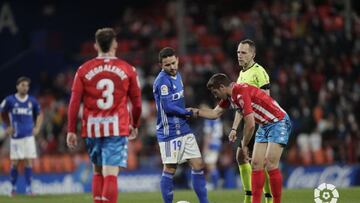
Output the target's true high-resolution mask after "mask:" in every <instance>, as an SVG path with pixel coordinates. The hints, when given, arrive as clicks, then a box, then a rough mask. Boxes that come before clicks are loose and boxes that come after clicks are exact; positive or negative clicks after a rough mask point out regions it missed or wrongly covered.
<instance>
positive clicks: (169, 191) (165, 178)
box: [160, 171, 174, 203]
mask: <svg viewBox="0 0 360 203" xmlns="http://www.w3.org/2000/svg"><path fill="white" fill-rule="evenodd" d="M173 176H174V174H172V173H168V172H165V171H163V174H162V176H161V180H160V189H161V194H162V197H163V200H164V203H172V201H173V198H174V183H173Z"/></svg>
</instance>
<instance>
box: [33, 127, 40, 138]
mask: <svg viewBox="0 0 360 203" xmlns="http://www.w3.org/2000/svg"><path fill="white" fill-rule="evenodd" d="M39 133H40V128H37V127H35V128H33V135H34V136H36V135H38V134H39Z"/></svg>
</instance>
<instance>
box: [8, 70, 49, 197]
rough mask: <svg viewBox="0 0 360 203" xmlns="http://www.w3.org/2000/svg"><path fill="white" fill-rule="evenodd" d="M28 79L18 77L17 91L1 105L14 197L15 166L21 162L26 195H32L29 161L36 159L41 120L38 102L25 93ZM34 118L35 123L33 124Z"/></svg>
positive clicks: (28, 84) (30, 164)
mask: <svg viewBox="0 0 360 203" xmlns="http://www.w3.org/2000/svg"><path fill="white" fill-rule="evenodd" d="M29 87H30V78H28V77H24V76H23V77H20V78H18V79H17V81H16V90H17V92H16V93H15V94H13V95H10V96H7V97H6V98H5V99H4V100H3V101H2V103H1V116H2V118H3V121H4V122H5V124H6V125H7V128H6V133H7V134H8V135H10V136H11V139H10V160H11V170H10V179H11V184H12V190H11V195H12V196H13V195H15V194H16V181H17V177H18V169H17V168H18V163H19V161H24V162H25V171H24V173H25V182H26V194H28V195H32V191H31V178H32V162H33V159H35V158H36V157H37V154H36V145H35V138H34V136H35V135H37V134H39V132H40V128H41V124H42V121H43V114H42V113H41V111H40V105H39V103H38V101H37V100H36V99H35V98H34V97H33V96H30V95H29V94H28V91H29ZM34 118H35V122H34Z"/></svg>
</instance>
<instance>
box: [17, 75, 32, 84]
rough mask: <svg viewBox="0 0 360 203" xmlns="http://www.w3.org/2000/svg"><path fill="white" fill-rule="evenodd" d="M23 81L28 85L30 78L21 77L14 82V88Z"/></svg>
mask: <svg viewBox="0 0 360 203" xmlns="http://www.w3.org/2000/svg"><path fill="white" fill-rule="evenodd" d="M24 81H26V82H28V83H29V84H30V82H31V80H30V78H28V77H26V76H21V77H19V78H18V79H17V80H16V86H17V85H19V84H20V83H22V82H24Z"/></svg>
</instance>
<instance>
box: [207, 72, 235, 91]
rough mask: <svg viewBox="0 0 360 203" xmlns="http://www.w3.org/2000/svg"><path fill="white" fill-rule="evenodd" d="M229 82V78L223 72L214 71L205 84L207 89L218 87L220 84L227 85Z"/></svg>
mask: <svg viewBox="0 0 360 203" xmlns="http://www.w3.org/2000/svg"><path fill="white" fill-rule="evenodd" d="M230 84H231V80H230V79H229V77H228V76H227V75H225V74H223V73H216V74H214V75H213V76H211V78H210V79H209V81H208V82H207V84H206V87H207V88H208V89H219V88H220V85H224V86H229V85H230Z"/></svg>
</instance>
